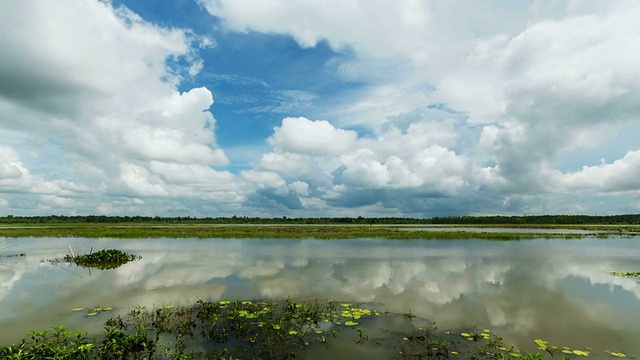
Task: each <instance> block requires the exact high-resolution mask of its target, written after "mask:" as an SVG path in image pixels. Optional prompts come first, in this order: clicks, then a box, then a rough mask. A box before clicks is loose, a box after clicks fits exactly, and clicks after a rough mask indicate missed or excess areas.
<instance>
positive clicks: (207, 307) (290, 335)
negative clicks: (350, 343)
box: [0, 300, 625, 360]
mask: <svg viewBox="0 0 640 360" xmlns="http://www.w3.org/2000/svg"><path fill="white" fill-rule="evenodd" d="M379 315H382V314H380V313H378V312H377V311H372V310H369V309H365V308H360V307H354V306H352V305H351V304H348V303H336V302H332V301H330V302H323V303H319V302H317V301H316V302H314V303H295V302H292V301H289V300H286V301H260V300H258V301H226V300H225V301H218V302H208V301H202V300H200V301H198V302H196V303H195V304H193V305H191V306H186V307H173V306H171V305H166V306H162V307H158V308H155V309H152V310H146V309H145V308H144V307H136V308H134V309H132V310H131V311H130V313H129V314H128V315H126V316H118V317H115V318H111V319H109V320H108V321H107V322H106V325H105V328H104V332H103V333H102V334H99V335H97V336H95V337H89V336H87V334H86V333H83V332H74V331H69V330H67V329H65V328H64V326H60V327H57V328H52V329H51V330H43V331H40V332H38V331H34V332H32V333H30V334H28V336H29V338H28V339H26V340H23V341H22V343H21V344H20V345H15V344H14V345H11V346H6V347H0V358H3V359H4V358H11V359H41V358H54V359H140V358H149V359H211V358H214V359H231V358H233V359H236V358H243V359H244V358H250V359H255V358H261V359H291V358H302V357H303V356H304V354H305V349H306V348H307V347H308V346H309V345H311V344H314V343H315V344H317V343H321V344H327V343H328V342H329V341H330V339H331V338H333V337H335V335H336V332H337V331H339V330H341V329H352V330H353V331H354V332H357V333H358V335H357V337H358V339H357V340H354V342H355V343H356V344H365V343H370V344H371V345H372V346H377V345H385V344H386V345H391V346H393V347H394V348H395V349H396V350H397V352H396V354H397V357H398V358H403V359H410V358H411V359H413V358H425V359H440V360H442V359H454V358H457V359H543V358H545V357H544V355H543V354H540V353H525V352H521V351H520V350H518V349H516V348H513V347H509V348H507V347H505V346H503V345H502V340H503V339H502V338H500V337H498V336H495V335H493V334H492V333H491V331H490V330H488V329H484V330H481V331H475V330H473V329H465V331H462V332H451V331H446V332H436V328H435V326H434V327H430V328H418V329H417V330H416V331H413V332H387V333H388V334H389V336H385V338H378V339H373V340H372V341H370V340H369V336H368V335H367V334H366V332H365V329H366V326H367V324H370V323H369V322H367V320H368V319H373V318H375V317H377V316H379ZM385 316H400V317H402V318H403V319H404V318H405V317H404V316H402V315H399V314H387V313H385ZM407 321H413V320H411V318H410V319H409V320H407ZM357 325H359V326H357ZM356 326H357V327H356ZM373 343H375V344H377V345H375V344H373ZM536 344H538V346H539V349H540V350H543V351H545V352H547V353H548V354H549V355H551V358H554V356H555V355H563V356H564V355H565V354H567V355H570V356H585V354H586V353H587V352H586V351H584V350H571V353H570V354H569V353H568V352H566V351H569V350H570V349H568V348H562V349H559V348H558V347H555V346H549V345H548V344H547V342H546V341H543V340H536ZM561 350H562V351H561ZM565 350H566V351H565ZM561 352H562V354H560V353H561ZM607 353H608V354H609V355H611V356H614V357H624V356H625V355H624V354H622V353H616V352H609V351H608V352H607Z"/></svg>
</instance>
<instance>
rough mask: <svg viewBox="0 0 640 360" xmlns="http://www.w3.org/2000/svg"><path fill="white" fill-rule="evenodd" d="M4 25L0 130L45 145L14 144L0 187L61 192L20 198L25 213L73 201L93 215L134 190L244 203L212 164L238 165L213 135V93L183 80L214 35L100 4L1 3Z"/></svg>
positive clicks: (3, 163) (0, 169)
mask: <svg viewBox="0 0 640 360" xmlns="http://www.w3.org/2000/svg"><path fill="white" fill-rule="evenodd" d="M0 24H1V25H0V30H2V31H0V46H1V47H2V48H3V49H4V51H5V52H6V54H8V56H3V57H2V58H1V59H0V69H1V71H0V84H2V85H0V116H2V118H3V119H7V121H6V122H4V123H3V125H2V128H3V129H7V130H10V131H12V132H14V133H16V134H29V135H28V137H25V139H26V141H29V142H33V141H39V142H40V144H39V146H36V147H33V146H30V145H31V144H25V143H21V144H20V146H17V145H15V144H14V145H12V148H13V150H11V149H10V150H11V151H12V153H11V159H9V158H8V157H7V156H8V155H7V156H4V155H3V156H2V157H0V159H1V160H0V174H1V176H0V179H2V180H0V181H1V182H2V183H1V184H0V186H2V187H3V189H4V191H20V192H35V193H41V194H50V195H54V196H58V198H56V197H46V198H40V200H38V198H29V199H31V200H24V199H23V200H20V201H21V202H24V201H29V202H31V203H30V205H27V204H23V207H24V208H34V209H35V208H36V206H37V202H38V201H43V203H44V204H45V205H46V203H51V202H52V201H53V202H58V203H59V204H62V203H68V204H72V203H73V202H71V201H72V199H74V200H73V201H75V203H73V204H75V205H76V206H77V210H79V211H81V212H84V213H93V212H96V211H101V210H100V209H103V210H104V207H103V206H101V205H100V204H99V202H100V201H102V200H104V199H110V200H111V201H116V199H117V198H118V197H120V196H130V195H135V196H140V197H171V198H174V199H176V200H178V197H180V196H182V197H183V198H182V199H181V200H178V201H184V202H186V203H187V205H186V207H188V206H189V205H188V203H189V202H190V201H192V200H198V201H201V200H202V199H220V198H224V199H226V201H227V202H231V203H233V202H236V203H239V202H241V201H242V199H243V196H242V194H241V190H240V189H239V187H238V186H237V185H238V184H237V179H236V177H235V176H234V175H232V174H231V173H227V172H216V171H215V170H213V169H211V168H209V166H226V165H228V164H229V159H228V158H227V156H226V154H225V152H224V151H223V150H222V149H220V148H219V147H218V146H217V142H216V139H215V125H216V122H215V119H214V118H213V115H212V114H211V112H209V107H210V106H211V105H212V104H213V97H212V94H211V92H210V91H209V90H208V89H207V88H205V87H198V88H193V89H190V90H186V91H184V92H180V91H178V87H177V86H178V84H179V83H180V81H181V80H182V79H183V78H186V77H189V76H195V75H196V74H197V73H198V72H199V71H201V70H202V68H203V66H204V63H203V60H202V59H200V58H199V57H198V55H197V53H196V50H195V49H194V46H196V45H197V46H200V47H211V46H213V45H214V42H213V40H212V39H208V38H206V37H201V36H197V35H194V34H193V32H192V31H191V30H183V29H179V28H165V27H161V26H158V25H154V24H152V23H149V22H147V21H145V20H144V19H142V18H141V17H140V16H138V15H137V14H135V13H134V12H132V11H131V10H129V9H127V8H126V7H115V8H114V7H113V5H112V4H111V3H110V2H103V1H78V0H64V1H60V2H56V3H43V4H37V5H36V4H32V3H26V2H19V3H13V2H11V3H3V4H2V5H0ZM15 29H20V31H15ZM167 59H171V60H180V61H182V62H183V63H185V65H184V67H180V66H173V67H171V66H169V65H168V64H167ZM0 145H3V144H2V143H0ZM38 148H43V149H47V148H52V149H54V152H53V153H51V154H47V153H46V152H44V151H40V150H38ZM2 149H6V146H5V147H2ZM27 152H28V155H26V154H27ZM8 153H9V152H7V151H5V150H3V151H2V154H8ZM18 156H20V157H22V159H23V160H22V161H19V160H16V158H17V157H18ZM50 158H55V162H51V161H49V159H50ZM62 159H65V160H64V161H65V164H64V165H65V167H66V166H69V167H68V168H67V170H65V171H60V168H59V167H58V166H57V165H58V164H61V163H62V161H63V160H62ZM171 171H179V172H180V173H179V174H171V173H170V172H171ZM187 174H189V175H191V176H192V177H193V178H192V179H186V178H185V177H186V176H187ZM222 183H224V185H221V184H222ZM65 184H66V185H65ZM68 184H74V186H67V185H68ZM210 191H212V192H214V193H210ZM218 191H219V193H217V192H218ZM203 192H205V193H203ZM216 194H217V195H216ZM233 199H235V200H233ZM9 200H10V201H11V202H13V201H14V200H12V199H9ZM139 206H141V205H140V204H139ZM129 209H130V210H132V211H139V209H141V207H136V208H129Z"/></svg>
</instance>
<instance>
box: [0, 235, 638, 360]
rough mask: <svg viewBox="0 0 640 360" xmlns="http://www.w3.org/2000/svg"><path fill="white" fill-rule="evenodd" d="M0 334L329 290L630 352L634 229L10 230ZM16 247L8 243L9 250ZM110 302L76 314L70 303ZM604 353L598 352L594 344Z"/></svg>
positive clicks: (2, 337)
mask: <svg viewBox="0 0 640 360" xmlns="http://www.w3.org/2000/svg"><path fill="white" fill-rule="evenodd" d="M69 245H71V247H72V248H73V250H74V251H75V252H76V253H89V252H90V251H91V250H93V251H96V250H99V249H105V248H117V249H120V250H123V251H126V252H131V253H135V254H140V255H141V256H142V259H141V260H138V261H134V262H130V263H128V264H125V265H124V266H122V267H120V268H118V269H113V270H106V271H100V270H95V269H93V270H91V271H89V270H88V269H85V268H78V267H76V266H75V265H74V266H71V267H69V266H68V265H67V264H57V265H52V264H51V263H49V262H48V261H46V259H51V258H57V257H58V258H59V257H63V256H64V255H66V254H68V253H69ZM0 249H2V250H0V254H1V255H2V257H1V258H0V308H1V309H2V311H1V312H0V343H1V344H2V345H7V344H9V343H11V342H19V341H20V339H21V338H23V337H24V336H25V334H26V333H27V332H29V331H31V330H33V329H34V328H36V327H37V328H39V329H43V328H45V327H49V326H55V325H59V324H62V323H64V324H66V325H67V327H68V328H70V329H83V330H85V331H91V330H99V329H101V328H102V326H103V323H104V321H105V320H106V319H107V318H108V317H109V316H114V315H116V314H126V313H128V312H129V310H130V309H131V308H133V307H135V306H138V305H139V306H146V307H148V308H152V307H154V306H162V305H168V304H173V305H187V304H191V303H193V302H194V301H196V300H198V299H204V300H222V299H229V300H234V299H285V298H287V297H289V298H291V299H295V300H314V299H320V300H326V299H329V300H340V301H350V302H354V303H367V304H375V306H377V307H378V308H379V309H380V310H381V311H382V310H387V311H390V312H397V313H409V312H410V313H411V314H413V315H416V316H417V317H420V318H424V319H428V320H429V321H434V322H436V323H437V326H438V328H439V329H442V330H446V329H456V328H461V327H464V326H468V325H473V326H478V327H479V328H481V329H482V328H488V329H491V331H492V332H493V333H495V334H499V335H500V336H503V337H505V338H506V340H507V343H508V344H510V345H515V346H518V347H520V348H522V349H524V350H529V351H533V350H535V349H536V345H535V344H534V343H533V340H534V339H537V338H541V339H545V340H548V341H549V343H551V344H554V345H559V346H569V347H572V348H585V347H591V348H593V355H592V356H591V358H598V357H601V358H608V355H607V354H605V353H604V351H605V350H611V351H621V352H624V353H626V354H627V355H630V356H638V355H640V342H638V341H637V339H639V338H640V322H639V321H638V319H640V283H639V282H638V281H637V280H634V279H629V278H623V277H617V276H612V275H610V274H609V272H610V271H640V238H638V237H626V238H625V237H613V238H609V239H602V238H591V237H588V238H584V239H579V240H564V239H537V240H536V239H534V240H522V241H482V240H447V241H435V240H379V239H358V240H287V239H284V240H282V239H279V240H270V239H261V240H258V239H242V240H236V239H205V240H199V239H162V238H160V239H141V240H115V239H83V238H68V239H66V238H16V239H9V238H7V239H2V243H1V244H0ZM21 253H24V254H25V256H15V257H8V256H7V255H12V254H21ZM95 306H109V307H113V310H112V311H111V312H110V313H109V314H108V315H107V314H106V313H105V314H100V316H96V317H92V318H87V317H86V316H85V313H81V312H73V311H72V309H73V308H77V307H85V308H86V307H95ZM605 355H607V356H605Z"/></svg>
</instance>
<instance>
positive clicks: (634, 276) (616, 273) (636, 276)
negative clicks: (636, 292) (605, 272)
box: [610, 271, 640, 280]
mask: <svg viewBox="0 0 640 360" xmlns="http://www.w3.org/2000/svg"><path fill="white" fill-rule="evenodd" d="M610 274H611V275H613V276H622V277H628V278H632V279H638V280H640V272H631V271H612V272H610Z"/></svg>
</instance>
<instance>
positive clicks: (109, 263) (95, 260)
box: [49, 248, 142, 270]
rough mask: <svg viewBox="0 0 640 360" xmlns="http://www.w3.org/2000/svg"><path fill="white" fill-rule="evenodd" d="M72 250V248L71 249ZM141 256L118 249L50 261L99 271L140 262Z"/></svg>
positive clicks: (73, 255)
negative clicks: (130, 262)
mask: <svg viewBox="0 0 640 360" xmlns="http://www.w3.org/2000/svg"><path fill="white" fill-rule="evenodd" d="M69 249H70V250H71V248H69ZM141 258H142V257H141V256H140V255H134V254H129V253H126V252H124V251H121V250H118V249H105V250H99V251H96V252H90V253H89V254H84V255H75V254H74V253H73V250H71V255H65V257H64V258H62V259H52V260H49V261H50V262H51V263H52V264H54V265H55V264H59V263H63V262H64V263H71V264H76V265H78V266H81V267H85V268H90V269H99V270H110V269H116V268H119V267H120V266H122V265H124V264H126V263H128V262H129V261H135V260H140V259H141Z"/></svg>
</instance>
